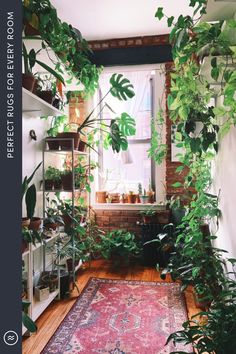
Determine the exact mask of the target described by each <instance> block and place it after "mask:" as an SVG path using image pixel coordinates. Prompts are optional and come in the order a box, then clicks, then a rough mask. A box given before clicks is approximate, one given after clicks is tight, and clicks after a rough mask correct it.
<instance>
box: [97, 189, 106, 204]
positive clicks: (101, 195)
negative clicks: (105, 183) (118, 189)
mask: <svg viewBox="0 0 236 354" xmlns="http://www.w3.org/2000/svg"><path fill="white" fill-rule="evenodd" d="M106 198H107V192H106V191H98V192H96V202H97V203H106Z"/></svg>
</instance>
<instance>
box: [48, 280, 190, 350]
mask: <svg viewBox="0 0 236 354" xmlns="http://www.w3.org/2000/svg"><path fill="white" fill-rule="evenodd" d="M185 320H187V314H186V309H185V303H184V299H183V295H182V294H181V293H180V286H179V285H178V284H173V283H157V282H144V281H133V280H132V281H127V280H111V279H98V278H91V279H90V280H89V282H88V284H87V285H86V288H85V289H84V291H83V292H82V294H81V295H80V297H79V298H78V300H77V301H76V303H75V304H74V306H73V307H72V309H71V310H70V312H69V313H68V315H67V316H66V318H65V319H64V320H63V321H62V323H61V325H60V326H59V328H58V329H57V331H56V332H55V334H54V335H53V337H52V338H51V339H50V341H49V342H48V344H47V345H46V347H45V348H44V350H43V351H42V353H43V354H49V353H53V354H62V353H67V354H78V353H82V354H92V353H103V354H169V353H170V352H171V351H174V350H179V351H181V350H184V351H186V352H187V351H188V350H190V351H191V347H183V346H181V345H179V346H178V347H173V346H172V345H168V346H165V342H166V339H167V337H168V335H169V334H170V333H172V332H174V331H176V330H180V329H181V324H182V323H183V322H184V321H185Z"/></svg>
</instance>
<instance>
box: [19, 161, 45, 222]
mask: <svg viewBox="0 0 236 354" xmlns="http://www.w3.org/2000/svg"><path fill="white" fill-rule="evenodd" d="M41 164H42V162H40V163H39V164H38V166H37V167H36V168H35V170H34V171H33V173H32V174H31V175H30V177H27V176H25V177H24V179H23V182H22V187H21V188H22V194H21V200H22V201H23V198H24V196H25V194H26V192H27V190H28V188H29V185H30V182H31V181H32V179H33V178H34V175H35V173H36V171H37V170H38V169H39V167H40V166H41ZM29 225H30V218H29V217H28V216H27V217H23V218H22V223H21V227H22V228H26V227H29Z"/></svg>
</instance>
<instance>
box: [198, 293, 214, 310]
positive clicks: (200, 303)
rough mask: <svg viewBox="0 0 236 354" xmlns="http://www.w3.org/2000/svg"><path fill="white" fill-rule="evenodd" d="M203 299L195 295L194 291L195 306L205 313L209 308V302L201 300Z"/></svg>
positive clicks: (201, 296)
mask: <svg viewBox="0 0 236 354" xmlns="http://www.w3.org/2000/svg"><path fill="white" fill-rule="evenodd" d="M203 297H204V296H203V295H199V294H197V293H196V291H194V302H195V306H196V307H197V308H199V309H201V310H202V311H205V310H206V309H207V308H208V307H210V305H211V301H207V300H202V298H203Z"/></svg>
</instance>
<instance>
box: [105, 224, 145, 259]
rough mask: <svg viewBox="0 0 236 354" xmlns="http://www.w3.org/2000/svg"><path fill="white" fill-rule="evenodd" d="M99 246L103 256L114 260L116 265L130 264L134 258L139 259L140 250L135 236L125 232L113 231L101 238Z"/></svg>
mask: <svg viewBox="0 0 236 354" xmlns="http://www.w3.org/2000/svg"><path fill="white" fill-rule="evenodd" d="M100 238H101V240H100V242H99V244H98V246H99V249H100V252H101V255H102V256H103V257H104V258H105V259H112V260H113V262H114V265H115V266H117V265H118V264H123V263H125V264H128V263H129V261H130V259H131V258H132V257H139V255H140V248H139V246H138V243H137V241H136V239H135V235H134V234H132V233H130V232H128V231H125V230H115V231H111V232H109V233H107V234H105V235H101V236H100Z"/></svg>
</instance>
